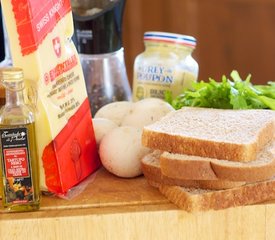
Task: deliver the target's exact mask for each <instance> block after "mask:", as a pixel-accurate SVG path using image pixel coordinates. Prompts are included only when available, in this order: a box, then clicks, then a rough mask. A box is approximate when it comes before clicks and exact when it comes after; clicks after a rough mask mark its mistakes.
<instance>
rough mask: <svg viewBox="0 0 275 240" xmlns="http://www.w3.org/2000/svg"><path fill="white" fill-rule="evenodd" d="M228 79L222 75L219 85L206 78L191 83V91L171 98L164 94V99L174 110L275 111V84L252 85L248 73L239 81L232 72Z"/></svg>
mask: <svg viewBox="0 0 275 240" xmlns="http://www.w3.org/2000/svg"><path fill="white" fill-rule="evenodd" d="M230 77H231V79H228V78H227V77H226V76H225V75H223V76H222V79H221V82H217V81H215V80H214V79H212V78H209V82H204V81H200V82H194V83H193V84H192V89H185V90H184V91H183V92H182V94H180V95H178V96H177V97H176V98H175V99H173V98H172V93H171V92H169V91H167V92H166V93H165V100H166V101H167V102H169V103H170V104H171V105H172V106H173V107H174V108H175V109H180V108H182V107H183V106H192V107H209V108H223V109H273V110H275V82H268V84H267V85H253V84H252V83H251V82H250V81H251V74H249V75H248V76H247V77H246V79H245V80H242V79H241V77H240V75H239V73H238V72H237V71H236V70H233V71H232V72H231V74H230Z"/></svg>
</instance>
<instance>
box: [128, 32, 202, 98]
mask: <svg viewBox="0 0 275 240" xmlns="http://www.w3.org/2000/svg"><path fill="white" fill-rule="evenodd" d="M144 44H145V51H144V52H143V53H141V54H139V55H138V56H137V57H136V59H135V63H134V78H133V101H138V100H141V99H143V98H149V97H154V98H161V99H163V98H164V93H165V91H166V90H168V91H171V92H172V96H173V97H175V96H177V95H179V94H180V93H181V92H182V90H183V89H184V88H190V87H191V84H192V82H194V81H197V78H198V71H199V66H198V63H197V62H196V61H195V60H194V58H193V57H192V55H191V54H192V52H193V50H194V49H195V47H196V39H195V38H194V37H191V36H187V35H181V34H175V33H167V32H145V33H144Z"/></svg>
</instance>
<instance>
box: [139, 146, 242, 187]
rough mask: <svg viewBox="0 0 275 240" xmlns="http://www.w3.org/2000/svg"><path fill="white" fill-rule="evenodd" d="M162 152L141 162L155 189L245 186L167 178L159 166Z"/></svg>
mask: <svg viewBox="0 0 275 240" xmlns="http://www.w3.org/2000/svg"><path fill="white" fill-rule="evenodd" d="M160 154H161V152H160V151H155V152H153V153H149V154H147V155H146V156H144V157H143V158H142V160H141V169H142V172H143V174H144V176H145V178H146V179H147V181H148V183H149V184H150V185H152V186H153V187H158V186H159V185H160V184H165V185H178V186H184V187H192V188H202V189H228V188H233V187H238V186H242V185H244V184H245V183H246V182H244V181H242V182H240V181H235V182H233V181H227V180H220V179H219V180H186V179H185V180H183V179H177V178H175V177H167V176H164V175H163V174H162V173H161V169H160V165H159V157H160Z"/></svg>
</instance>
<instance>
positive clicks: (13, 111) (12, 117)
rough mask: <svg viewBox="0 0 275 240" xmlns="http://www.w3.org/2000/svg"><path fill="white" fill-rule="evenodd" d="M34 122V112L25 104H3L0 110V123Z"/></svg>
mask: <svg viewBox="0 0 275 240" xmlns="http://www.w3.org/2000/svg"><path fill="white" fill-rule="evenodd" d="M33 122H34V114H33V112H32V111H31V110H30V109H29V107H27V106H26V105H19V106H16V107H15V106H9V105H5V106H3V107H2V108H1V110H0V124H4V125H18V124H29V123H33Z"/></svg>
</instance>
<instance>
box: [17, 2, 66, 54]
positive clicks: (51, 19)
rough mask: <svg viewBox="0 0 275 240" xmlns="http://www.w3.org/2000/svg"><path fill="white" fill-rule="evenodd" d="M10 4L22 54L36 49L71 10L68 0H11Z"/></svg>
mask: <svg viewBox="0 0 275 240" xmlns="http://www.w3.org/2000/svg"><path fill="white" fill-rule="evenodd" d="M12 6H13V12H14V15H15V21H16V26H17V32H18V35H19V41H20V45H21V52H22V55H23V56H24V55H28V54H30V53H32V52H34V51H35V50H37V48H38V45H39V44H41V43H42V41H43V39H44V38H45V37H46V36H47V34H48V33H49V32H51V31H52V30H53V28H54V27H55V25H56V24H57V23H58V22H59V20H60V19H62V18H63V17H64V16H65V15H66V14H67V13H68V12H70V10H71V5H70V0H39V1H38V0H12Z"/></svg>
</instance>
